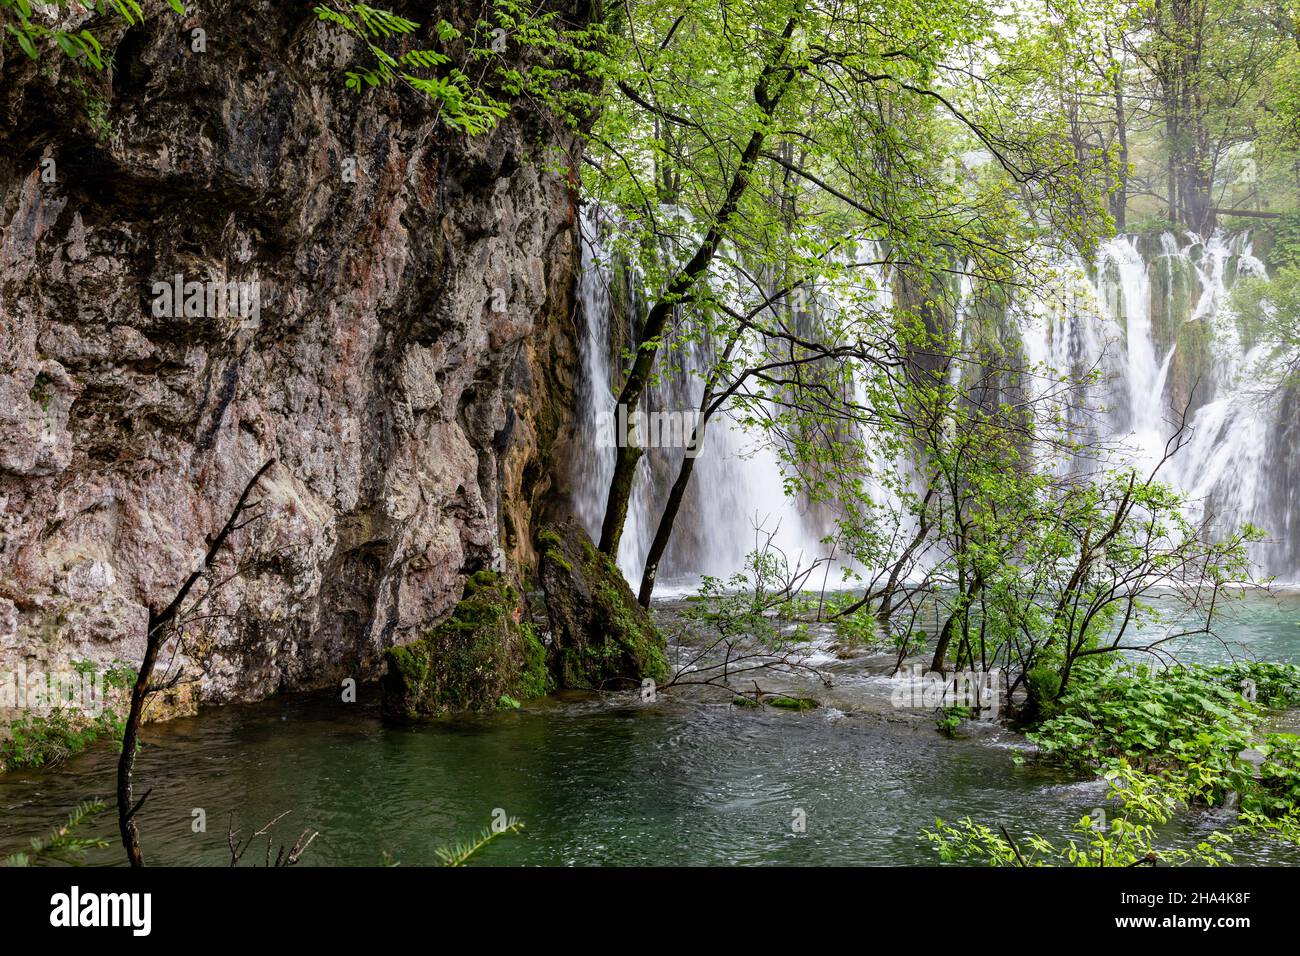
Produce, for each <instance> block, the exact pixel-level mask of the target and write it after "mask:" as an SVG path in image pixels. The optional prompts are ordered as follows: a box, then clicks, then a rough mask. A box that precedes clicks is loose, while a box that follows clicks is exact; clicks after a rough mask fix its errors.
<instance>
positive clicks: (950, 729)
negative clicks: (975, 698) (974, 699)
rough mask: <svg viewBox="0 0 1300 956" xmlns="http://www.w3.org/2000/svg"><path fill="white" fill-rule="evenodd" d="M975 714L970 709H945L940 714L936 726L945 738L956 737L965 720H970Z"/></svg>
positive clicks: (959, 707)
mask: <svg viewBox="0 0 1300 956" xmlns="http://www.w3.org/2000/svg"><path fill="white" fill-rule="evenodd" d="M973 716H974V713H973V712H972V711H971V709H970V708H969V707H961V706H957V707H945V708H943V709H942V710H941V711H940V712H939V720H938V721H937V723H936V726H937V727H938V728H939V733H941V734H943V735H944V736H945V737H956V736H957V730H958V729H959V728H960V727H961V724H962V721H963V720H970V719H971V717H973Z"/></svg>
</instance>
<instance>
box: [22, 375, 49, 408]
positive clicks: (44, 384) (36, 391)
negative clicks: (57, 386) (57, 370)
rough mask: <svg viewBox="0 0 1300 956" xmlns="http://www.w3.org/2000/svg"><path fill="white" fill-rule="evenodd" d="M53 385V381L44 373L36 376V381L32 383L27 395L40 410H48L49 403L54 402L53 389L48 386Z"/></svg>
mask: <svg viewBox="0 0 1300 956" xmlns="http://www.w3.org/2000/svg"><path fill="white" fill-rule="evenodd" d="M53 384H54V379H53V378H51V377H50V376H49V375H47V374H46V373H45V372H38V373H37V374H36V381H35V382H33V383H32V387H31V390H30V391H29V392H28V393H27V397H28V398H30V399H31V400H32V401H33V402H35V403H36V404H37V405H39V406H41V408H45V409H48V408H49V407H50V403H51V402H52V401H54V389H53V388H51V387H50V386H51V385H53Z"/></svg>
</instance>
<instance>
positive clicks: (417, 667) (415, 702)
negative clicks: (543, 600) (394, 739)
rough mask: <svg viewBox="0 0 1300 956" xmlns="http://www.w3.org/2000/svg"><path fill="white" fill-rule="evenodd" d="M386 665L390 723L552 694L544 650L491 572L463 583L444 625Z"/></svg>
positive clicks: (396, 652)
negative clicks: (463, 591)
mask: <svg viewBox="0 0 1300 956" xmlns="http://www.w3.org/2000/svg"><path fill="white" fill-rule="evenodd" d="M385 660H386V663H387V664H388V670H387V673H386V674H385V675H384V684H383V686H384V696H383V712H384V716H385V717H388V718H392V719H401V720H409V719H418V718H423V717H439V716H443V715H445V714H449V713H453V712H455V711H463V710H495V709H498V708H500V707H502V706H507V707H509V706H517V701H519V700H526V699H528V698H530V697H540V696H542V695H543V694H546V693H548V692H549V691H550V689H551V679H550V674H549V673H548V672H547V670H546V650H545V648H543V647H542V643H541V641H540V640H538V638H537V635H536V634H535V633H534V631H533V628H532V625H531V624H530V623H529V622H528V621H527V620H525V617H524V609H523V604H522V602H521V600H520V595H519V594H518V592H517V591H516V590H515V589H514V588H513V587H511V586H510V583H509V582H508V581H507V580H506V579H505V578H503V577H502V576H501V575H499V574H495V573H493V572H491V571H480V572H478V573H477V574H475V575H474V576H473V577H471V578H470V579H469V580H468V581H467V582H466V584H465V595H464V597H463V598H462V599H461V601H460V603H459V604H457V605H456V609H455V610H454V611H452V614H451V616H450V617H449V618H447V619H446V620H445V621H443V622H442V623H441V624H438V625H437V626H435V627H432V628H430V629H429V630H428V631H426V632H425V634H424V636H423V637H421V638H419V639H418V640H415V641H413V642H411V643H410V644H404V645H401V646H399V647H394V648H392V649H391V650H390V651H389V652H388V653H387V655H386V656H385Z"/></svg>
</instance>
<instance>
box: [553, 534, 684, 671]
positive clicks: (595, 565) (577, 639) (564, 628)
mask: <svg viewBox="0 0 1300 956" xmlns="http://www.w3.org/2000/svg"><path fill="white" fill-rule="evenodd" d="M537 552H538V555H539V556H540V560H539V571H540V575H541V579H542V588H543V590H545V592H546V614H547V617H548V619H549V620H550V624H551V646H550V650H549V654H548V660H549V663H550V669H551V673H552V674H554V675H555V679H556V681H557V683H558V684H559V686H561V687H574V688H589V689H602V688H611V687H617V686H619V685H620V684H630V683H639V682H640V681H641V680H642V679H644V678H646V677H651V678H654V679H655V680H663V679H664V678H665V677H666V676H667V675H668V662H667V658H666V656H665V653H664V652H665V642H664V639H663V637H662V636H661V635H660V634H659V632H658V631H657V630H656V629H655V626H654V625H653V624H652V623H651V622H650V616H649V615H648V614H647V613H646V612H645V609H644V608H642V607H641V605H639V604H637V602H636V598H635V597H633V596H632V590H631V589H630V588H629V587H628V586H627V582H626V581H625V580H623V575H622V574H621V573H620V572H619V570H618V567H617V566H616V565H615V564H614V562H613V561H611V560H610V559H609V557H608V556H606V555H604V554H601V553H600V552H599V551H597V550H596V547H595V545H593V544H592V543H591V538H590V537H588V535H587V532H586V531H584V530H583V529H582V527H581V526H580V525H578V523H577V522H575V521H572V520H570V521H567V522H564V523H563V524H559V525H554V526H551V527H547V528H543V529H542V530H541V531H540V532H539V533H538V535H537Z"/></svg>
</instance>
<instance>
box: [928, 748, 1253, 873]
mask: <svg viewBox="0 0 1300 956" xmlns="http://www.w3.org/2000/svg"><path fill="white" fill-rule="evenodd" d="M1105 776H1106V780H1107V782H1108V784H1109V787H1108V796H1109V798H1110V800H1111V801H1113V802H1114V803H1115V804H1117V805H1118V811H1117V812H1115V813H1113V814H1111V815H1109V816H1107V815H1105V814H1104V813H1103V814H1099V815H1098V816H1091V815H1090V816H1085V817H1082V818H1080V819H1079V821H1078V822H1077V823H1076V824H1075V826H1074V830H1075V833H1077V834H1078V836H1077V837H1071V838H1069V839H1067V840H1066V841H1065V842H1064V843H1060V844H1057V843H1053V842H1052V841H1050V840H1048V839H1046V838H1045V837H1043V836H1040V835H1038V834H1036V833H1031V834H1028V835H1027V836H1025V837H1023V838H1022V839H1021V840H1019V841H1016V840H1014V839H1013V838H1012V837H1011V835H1010V833H1008V832H1007V829H1006V828H1005V827H1000V828H999V830H1000V832H994V831H993V830H992V829H991V828H989V827H987V826H985V825H984V824H980V823H976V822H974V821H973V820H971V818H970V817H966V818H964V819H961V820H958V821H957V823H956V825H952V824H948V823H945V822H944V821H943V820H935V826H934V829H933V830H924V831H922V832H923V833H924V835H925V836H926V838H927V839H929V840H930V842H931V843H933V844H934V845H935V847H936V848H937V849H938V851H939V856H940V858H941V859H942V860H944V861H945V862H948V863H966V864H981V863H982V864H986V865H989V866H1078V867H1091V866H1098V867H1101V866H1121V867H1122V866H1136V865H1138V864H1150V865H1154V864H1163V865H1168V866H1182V865H1188V864H1191V865H1196V866H1218V865H1220V864H1230V863H1231V862H1232V857H1231V855H1230V854H1229V853H1228V852H1227V850H1226V849H1224V847H1225V845H1227V844H1230V843H1231V842H1232V836H1231V835H1230V834H1228V833H1224V832H1222V831H1217V830H1216V831H1214V832H1213V833H1211V834H1209V835H1208V836H1207V837H1206V838H1205V839H1203V840H1200V841H1198V842H1197V843H1196V845H1195V846H1193V847H1191V848H1190V849H1188V848H1184V847H1170V846H1161V845H1159V842H1158V840H1159V828H1160V827H1162V826H1163V825H1164V824H1166V823H1168V822H1169V820H1170V819H1171V818H1172V816H1173V814H1174V812H1175V811H1176V810H1177V809H1178V808H1179V807H1180V806H1184V805H1185V804H1186V803H1187V801H1188V799H1189V797H1190V795H1189V794H1188V792H1187V791H1186V790H1185V789H1184V788H1183V787H1182V786H1181V785H1179V784H1178V783H1176V782H1173V781H1170V780H1167V779H1163V778H1161V777H1158V776H1154V775H1152V774H1147V773H1143V772H1141V771H1139V770H1137V769H1136V768H1134V767H1132V766H1130V765H1129V764H1128V762H1127V761H1124V760H1120V761H1116V762H1115V763H1113V764H1112V765H1111V766H1110V768H1109V769H1108V770H1107V772H1106V774H1105Z"/></svg>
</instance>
